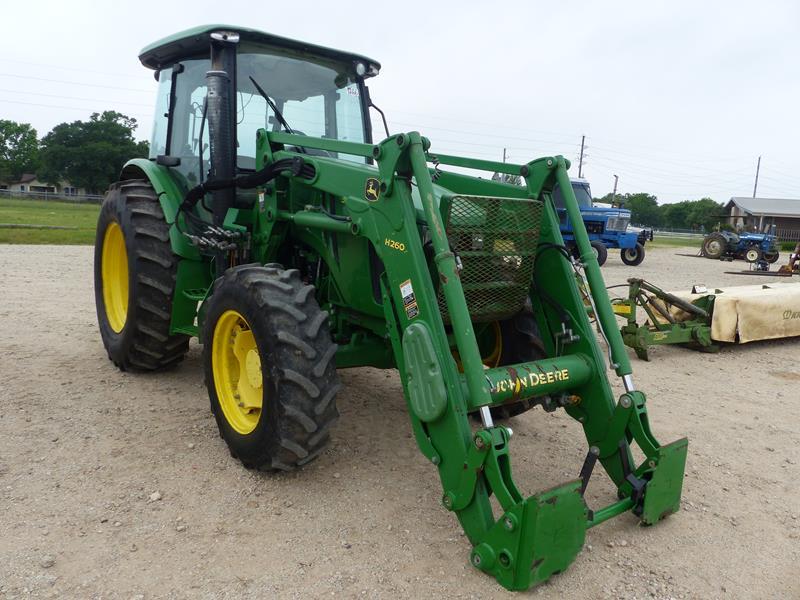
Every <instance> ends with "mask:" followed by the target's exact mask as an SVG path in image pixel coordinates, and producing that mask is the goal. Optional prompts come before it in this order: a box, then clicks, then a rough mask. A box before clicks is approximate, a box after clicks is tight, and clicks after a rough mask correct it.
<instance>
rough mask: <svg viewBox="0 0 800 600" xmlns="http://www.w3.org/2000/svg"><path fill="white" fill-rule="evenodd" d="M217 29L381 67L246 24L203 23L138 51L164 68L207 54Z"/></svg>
mask: <svg viewBox="0 0 800 600" xmlns="http://www.w3.org/2000/svg"><path fill="white" fill-rule="evenodd" d="M215 31H226V32H234V33H238V34H239V39H240V41H241V42H250V43H254V44H263V45H267V46H276V47H279V48H288V49H291V50H294V51H298V52H303V53H307V54H310V55H312V56H321V57H325V58H329V59H332V60H335V61H343V62H357V61H362V62H364V63H366V66H367V69H368V72H369V71H370V69H369V67H370V65H374V66H375V69H374V71H375V72H377V71H378V70H379V69H380V67H381V65H380V63H379V62H378V61H376V60H373V59H371V58H369V57H367V56H363V55H361V54H353V53H352V52H343V51H342V50H335V49H333V48H326V47H324V46H317V45H316V44H309V43H307V42H301V41H298V40H292V39H289V38H285V37H281V36H278V35H273V34H271V33H267V32H265V31H259V30H257V29H249V28H247V27H237V26H234V25H200V26H198V27H193V28H192V29H187V30H185V31H181V32H179V33H174V34H172V35H170V36H168V37H165V38H163V39H161V40H158V41H157V42H153V43H152V44H150V45H148V46H145V48H144V49H142V51H141V52H140V53H139V60H140V61H141V63H142V64H143V65H144V66H145V67H147V68H149V69H162V68H164V67H168V66H170V65H172V64H173V63H175V62H176V61H178V60H181V59H185V58H188V57H190V56H198V55H204V54H208V52H209V44H210V42H211V39H210V37H209V36H210V34H211V33H212V32H215Z"/></svg>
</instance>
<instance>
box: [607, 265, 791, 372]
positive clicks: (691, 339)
mask: <svg viewBox="0 0 800 600" xmlns="http://www.w3.org/2000/svg"><path fill="white" fill-rule="evenodd" d="M771 275H775V273H771ZM789 276H791V273H790V274H789ZM611 302H612V308H613V310H614V313H615V314H616V315H618V316H620V317H623V318H625V320H626V321H627V322H626V323H625V325H623V326H622V328H621V330H620V333H621V334H622V339H623V341H624V342H625V344H626V345H627V346H630V347H631V348H633V350H634V351H635V352H636V356H638V357H639V358H641V359H642V360H650V357H649V352H648V348H649V347H650V346H656V345H664V344H680V345H683V346H685V347H687V348H691V349H694V350H699V351H702V352H719V350H720V347H721V345H722V344H723V343H728V344H744V343H748V342H754V341H760V340H771V339H778V338H787V337H794V336H800V310H797V308H798V307H800V283H786V282H778V283H770V284H766V285H744V286H733V287H726V288H722V289H720V288H713V289H709V288H706V286H704V285H696V286H693V287H692V290H691V292H686V293H683V292H666V291H664V290H662V289H661V288H659V287H657V286H655V285H653V284H652V283H649V282H647V281H645V280H643V279H638V278H631V279H628V296H627V298H615V299H613V300H612V301H611ZM641 313H644V315H645V319H644V321H643V322H640V321H639V316H640V315H641Z"/></svg>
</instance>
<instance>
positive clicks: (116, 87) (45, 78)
mask: <svg viewBox="0 0 800 600" xmlns="http://www.w3.org/2000/svg"><path fill="white" fill-rule="evenodd" d="M0 77H15V78H17V79H30V80H33V81H47V82H49V83H66V84H68V85H82V86H86V87H96V88H104V89H107V90H122V91H125V92H138V93H140V94H152V93H153V89H149V90H144V89H137V88H126V87H120V86H116V85H102V84H99V83H83V82H82V81H66V80H64V79H49V78H47V77H34V76H32V75H15V74H14V73H0Z"/></svg>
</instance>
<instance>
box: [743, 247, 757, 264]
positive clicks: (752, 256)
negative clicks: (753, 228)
mask: <svg viewBox="0 0 800 600" xmlns="http://www.w3.org/2000/svg"><path fill="white" fill-rule="evenodd" d="M760 258H761V249H760V248H759V247H758V246H750V247H749V248H748V249H747V250H746V251H745V253H744V259H745V260H746V261H747V262H749V263H754V262H758V260H759V259H760Z"/></svg>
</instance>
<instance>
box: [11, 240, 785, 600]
mask: <svg viewBox="0 0 800 600" xmlns="http://www.w3.org/2000/svg"><path fill="white" fill-rule="evenodd" d="M675 252H676V249H653V250H651V251H650V252H649V254H648V257H647V259H646V260H645V263H644V264H643V265H642V266H640V267H638V268H631V267H626V266H624V265H623V264H622V263H621V261H620V260H619V258H618V256H617V255H615V253H613V252H612V253H611V256H610V257H609V261H608V263H607V264H606V266H605V267H603V272H604V274H605V277H606V280H607V282H608V284H612V283H622V282H624V281H625V279H626V278H627V277H629V276H632V275H640V276H643V277H645V278H647V279H649V280H651V281H653V282H654V283H656V284H658V285H661V286H662V287H665V288H667V289H679V288H680V289H682V288H686V287H688V286H690V285H691V284H692V283H700V282H702V283H706V284H708V285H709V286H711V285H714V286H720V285H732V284H733V285H735V284H745V283H751V282H752V281H751V279H750V278H737V277H735V276H730V275H724V274H722V271H724V270H727V269H729V268H730V265H722V264H720V263H718V262H715V261H709V260H700V259H692V258H684V257H677V256H675ZM736 268H740V267H738V266H737V267H736ZM741 268H744V267H741ZM0 272H2V274H3V283H2V287H0V356H2V358H0V406H2V410H1V411H0V597H3V598H18V597H20V598H21V597H71V598H100V597H102V598H162V597H165V598H186V597H196V598H266V597H287V598H309V597H321V596H330V595H340V596H344V597H361V596H364V597H369V598H397V597H408V596H412V595H413V596H421V597H432V598H444V597H446V598H461V597H463V598H472V597H475V598H477V597H482V598H487V597H511V596H512V594H510V593H507V592H505V591H504V590H502V588H500V587H499V586H498V584H497V583H496V582H495V581H494V580H493V579H492V578H490V577H487V576H485V575H483V574H481V573H480V572H478V571H477V570H475V569H473V568H472V567H470V566H469V565H468V564H467V560H468V557H469V549H470V548H469V544H468V543H467V541H466V539H465V538H464V537H463V535H462V534H461V532H460V529H459V527H458V525H457V522H456V520H455V519H454V518H453V517H452V516H451V515H450V514H448V513H447V512H446V511H445V510H444V509H442V508H441V507H440V505H439V498H440V494H441V491H440V487H439V483H438V478H437V476H436V473H435V472H434V470H433V469H432V468H431V467H430V465H429V464H427V463H426V461H425V460H424V459H423V457H422V456H421V455H420V454H419V452H418V451H417V450H416V447H415V444H414V441H413V439H412V437H411V433H410V427H409V423H408V419H407V417H406V414H405V408H404V402H403V398H402V390H401V386H400V381H399V378H398V376H397V374H396V373H394V372H383V371H378V370H374V369H368V368H364V369H354V370H349V371H344V372H342V373H341V376H342V379H343V382H344V383H345V388H344V389H343V391H342V392H341V394H340V396H339V408H340V412H341V413H342V418H341V420H340V423H339V425H338V427H337V429H336V430H335V432H334V434H333V440H332V444H331V445H330V448H329V450H327V451H326V453H325V454H323V455H322V457H321V458H320V459H319V460H317V461H316V462H315V463H313V464H312V465H310V466H309V467H308V468H306V469H304V470H302V471H301V472H298V473H292V474H277V475H275V474H265V473H253V472H249V471H247V470H245V469H243V468H242V467H241V466H240V464H239V463H238V462H236V461H234V460H233V459H231V458H230V456H229V454H228V452H227V449H226V447H225V445H224V443H223V441H222V440H221V439H220V438H219V436H218V435H217V431H216V426H215V424H214V421H213V419H212V417H211V415H210V413H209V407H208V398H207V396H206V391H205V388H204V385H203V377H202V369H201V364H200V349H199V347H198V346H197V345H193V346H192V348H191V351H190V353H189V355H188V357H187V360H186V361H185V362H184V363H183V364H182V365H181V366H180V367H179V368H178V369H177V370H175V371H173V372H168V373H161V374H156V375H137V374H130V373H120V372H118V371H117V370H115V369H114V368H113V366H112V365H111V363H110V362H109V361H108V360H107V358H106V355H105V352H104V350H103V347H102V344H101V342H100V337H99V333H98V330H97V326H96V322H95V315H94V299H93V292H92V283H91V280H92V277H91V272H92V249H91V248H88V247H56V246H0ZM759 281H760V280H759ZM798 350H800V343H799V342H798V340H797V339H794V340H782V341H775V342H767V343H755V344H750V345H746V346H739V347H727V348H724V349H723V351H722V352H721V353H720V354H718V355H708V354H699V353H694V352H692V351H689V350H685V349H681V348H677V347H673V348H670V347H663V348H659V349H656V350H654V351H653V352H652V357H653V361H652V362H650V363H644V362H642V361H638V360H636V359H635V358H634V359H633V360H634V367H635V370H636V371H635V378H636V382H637V385H638V386H639V387H640V388H641V389H643V390H644V391H646V392H647V393H648V395H649V403H648V406H649V410H650V422H651V424H652V427H653V430H654V433H655V434H656V436H658V437H659V439H661V440H662V441H664V442H666V441H671V440H673V439H675V438H677V437H680V436H683V435H688V436H689V439H690V445H689V458H688V465H687V477H686V481H685V486H684V499H683V507H682V510H681V512H680V513H678V514H677V515H674V516H672V517H670V518H669V519H667V520H666V521H665V522H663V523H660V524H659V525H657V526H655V527H650V528H646V529H645V528H640V527H638V526H637V524H636V520H635V518H634V517H633V516H630V515H624V516H622V517H620V518H617V519H614V520H612V521H609V522H607V523H604V524H603V525H601V526H599V527H596V528H594V529H592V530H591V531H590V532H589V533H588V535H587V545H586V547H585V548H584V551H583V552H582V553H581V554H580V556H579V557H578V559H577V560H576V561H575V563H574V564H573V565H572V566H571V567H570V568H569V569H568V570H567V572H565V573H563V574H561V575H559V576H556V577H554V578H552V579H551V581H550V582H548V583H547V584H545V585H543V586H541V587H539V588H536V589H534V590H531V591H530V592H528V593H527V595H530V596H532V597H535V598H795V599H796V598H800V583H798V579H797V564H798V562H799V561H800V502H798V496H800V484H798V480H800V467H799V466H798V462H799V461H800V457H798V452H797V449H798V446H799V445H800V434H799V433H798V431H797V427H798V425H797V424H798V423H800V394H799V393H798V385H799V384H800V367H799V366H798V364H799V363H798V360H797V356H798ZM617 387H618V386H617ZM513 427H514V431H515V434H516V435H515V437H514V440H513V442H512V456H513V460H514V468H515V475H516V480H517V482H518V483H519V484H520V485H521V487H522V489H523V492H524V493H534V492H535V491H537V490H541V489H545V488H547V487H549V486H551V485H555V484H557V483H560V482H562V481H565V480H567V479H570V478H574V477H575V476H576V475H577V473H578V470H579V469H580V466H581V463H582V460H583V456H584V453H585V451H586V446H585V440H584V439H583V438H582V435H581V432H580V429H579V427H577V424H576V423H574V422H573V421H571V419H569V418H568V417H567V416H566V415H564V414H563V413H561V412H558V413H554V414H545V413H544V412H542V411H541V410H540V409H536V410H534V411H531V412H530V413H528V414H526V415H523V416H521V417H518V418H517V419H515V420H514V423H513ZM587 499H588V501H589V502H590V504H592V505H595V506H597V505H600V504H601V503H608V502H610V501H611V500H612V499H613V490H612V488H611V486H610V485H609V484H608V483H607V482H606V481H604V479H603V477H599V476H596V477H595V478H593V479H592V483H591V485H590V488H589V493H588V494H587Z"/></svg>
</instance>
